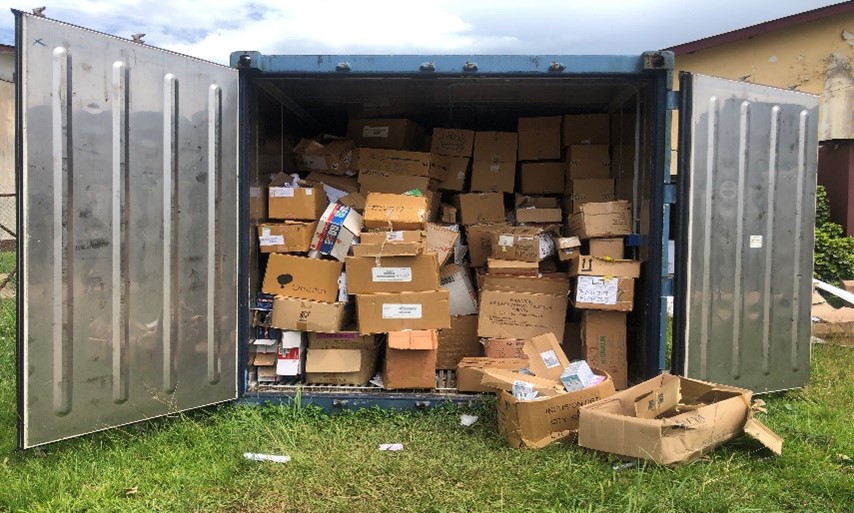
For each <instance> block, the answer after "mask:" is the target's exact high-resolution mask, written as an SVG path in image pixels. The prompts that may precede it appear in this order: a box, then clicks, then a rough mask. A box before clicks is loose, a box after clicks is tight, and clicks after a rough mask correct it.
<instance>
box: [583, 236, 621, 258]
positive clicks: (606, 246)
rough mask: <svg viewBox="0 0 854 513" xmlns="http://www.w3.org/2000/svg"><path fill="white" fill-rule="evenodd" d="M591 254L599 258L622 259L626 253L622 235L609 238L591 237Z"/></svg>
mask: <svg viewBox="0 0 854 513" xmlns="http://www.w3.org/2000/svg"><path fill="white" fill-rule="evenodd" d="M588 244H589V245H590V250H589V253H590V256H592V257H599V258H612V259H615V260H622V259H623V255H624V254H625V251H624V247H625V243H624V242H623V238H622V237H612V238H607V239H590V241H589V242H588Z"/></svg>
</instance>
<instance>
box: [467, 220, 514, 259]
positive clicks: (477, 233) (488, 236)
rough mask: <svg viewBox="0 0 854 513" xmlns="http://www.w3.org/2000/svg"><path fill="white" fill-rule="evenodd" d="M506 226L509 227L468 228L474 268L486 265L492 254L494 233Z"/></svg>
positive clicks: (483, 225) (489, 225)
mask: <svg viewBox="0 0 854 513" xmlns="http://www.w3.org/2000/svg"><path fill="white" fill-rule="evenodd" d="M506 226H508V225H507V224H504V223H500V224H477V225H471V226H466V239H467V243H468V248H469V259H470V261H471V265H472V267H482V266H484V265H486V260H487V259H488V258H489V256H490V255H491V254H492V232H494V231H496V230H501V229H502V228H504V227H506Z"/></svg>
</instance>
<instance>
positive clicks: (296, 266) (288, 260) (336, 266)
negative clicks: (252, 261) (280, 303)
mask: <svg viewBox="0 0 854 513" xmlns="http://www.w3.org/2000/svg"><path fill="white" fill-rule="evenodd" d="M343 266H344V264H342V263H341V262H338V261H335V260H320V259H317V258H307V257H303V256H296V255H283V254H279V253H272V254H270V257H269V259H268V260H267V270H266V272H265V273H264V283H263V285H262V286H261V291H262V292H264V293H265V294H273V295H278V296H288V297H295V298H300V299H313V300H315V301H325V302H327V303H332V302H334V301H335V300H336V299H337V298H338V278H339V277H340V276H341V271H342V269H343Z"/></svg>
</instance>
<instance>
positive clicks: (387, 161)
mask: <svg viewBox="0 0 854 513" xmlns="http://www.w3.org/2000/svg"><path fill="white" fill-rule="evenodd" d="M358 154H359V171H360V172H361V171H362V170H365V169H373V170H375V171H387V172H389V173H395V174H399V175H409V176H431V177H433V178H438V179H441V180H444V179H445V177H446V174H447V170H444V169H443V168H439V167H437V168H432V170H433V171H434V172H441V175H440V176H433V175H431V167H430V154H429V153H424V152H420V151H402V150H387V149H382V148H359V153H358Z"/></svg>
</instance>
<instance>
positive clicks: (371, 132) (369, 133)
mask: <svg viewBox="0 0 854 513" xmlns="http://www.w3.org/2000/svg"><path fill="white" fill-rule="evenodd" d="M362 137H382V138H383V139H385V138H386V137H388V127H387V126H365V128H363V129H362Z"/></svg>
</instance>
